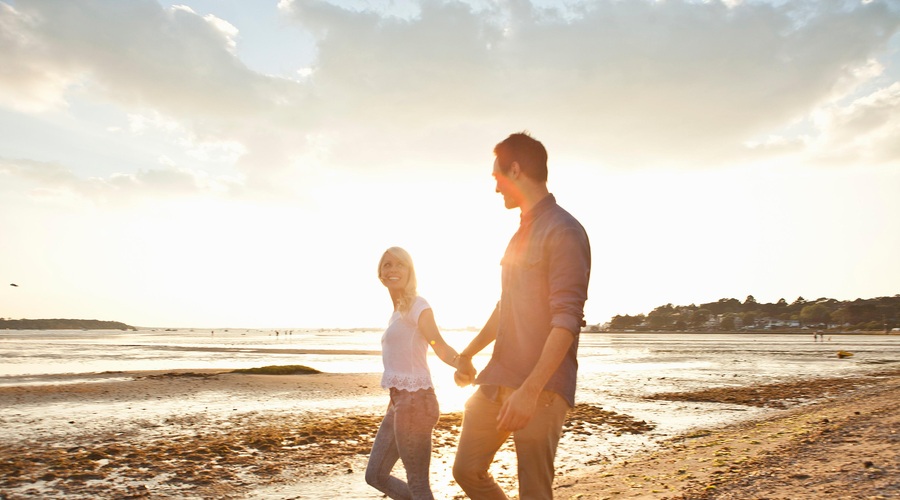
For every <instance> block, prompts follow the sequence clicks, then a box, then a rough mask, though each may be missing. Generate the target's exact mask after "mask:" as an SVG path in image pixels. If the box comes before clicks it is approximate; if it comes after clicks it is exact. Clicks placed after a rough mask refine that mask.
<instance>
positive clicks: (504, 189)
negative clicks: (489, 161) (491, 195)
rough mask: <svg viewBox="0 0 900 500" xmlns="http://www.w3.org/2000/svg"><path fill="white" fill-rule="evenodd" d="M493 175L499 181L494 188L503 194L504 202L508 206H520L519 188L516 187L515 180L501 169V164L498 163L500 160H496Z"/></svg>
mask: <svg viewBox="0 0 900 500" xmlns="http://www.w3.org/2000/svg"><path fill="white" fill-rule="evenodd" d="M493 176H494V180H495V181H497V186H496V187H495V188H494V191H496V192H498V193H500V194H502V195H503V204H504V205H505V206H506V208H516V207H518V206H519V198H518V193H519V189H518V188H517V187H516V185H515V183H514V182H513V180H512V179H510V178H509V177H507V175H506V174H504V173H503V172H502V171H501V170H500V164H499V163H498V160H494V173H493Z"/></svg>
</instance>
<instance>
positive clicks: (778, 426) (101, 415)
mask: <svg viewBox="0 0 900 500" xmlns="http://www.w3.org/2000/svg"><path fill="white" fill-rule="evenodd" d="M379 378H380V374H314V375H246V374H233V373H228V371H227V370H214V369H205V370H154V371H149V372H106V373H100V374H77V375H74V374H73V375H69V376H60V375H54V376H48V377H46V378H45V379H44V380H43V381H42V383H40V384H38V385H34V384H31V385H19V386H3V387H0V409H2V410H0V424H2V425H3V428H4V432H3V434H2V437H0V456H2V457H9V458H4V459H3V460H2V461H0V498H3V499H4V500H7V499H10V500H11V499H20V498H22V499H25V498H96V497H98V496H99V497H106V498H109V497H116V498H151V497H152V498H210V497H215V498H235V499H237V498H284V499H287V498H315V496H313V495H307V496H304V495H305V494H307V493H312V492H310V491H308V486H307V490H304V489H303V487H302V483H304V481H306V480H305V479H304V478H307V479H308V480H309V481H313V480H317V481H318V480H325V481H326V482H327V480H333V482H337V483H341V484H344V483H347V484H349V486H347V487H348V488H351V489H350V491H351V493H350V494H340V495H337V496H335V497H334V498H338V497H341V498H348V497H350V498H379V497H380V495H377V494H376V493H377V492H376V491H375V490H373V489H371V488H367V487H366V486H365V484H364V480H363V479H362V477H361V468H364V466H365V458H366V456H367V454H368V451H369V449H370V447H371V441H372V439H374V434H375V430H377V426H378V424H379V422H380V419H381V416H382V415H381V414H380V413H379V414H373V413H372V412H371V411H368V410H353V409H352V408H350V409H347V408H346V407H344V406H341V407H340V408H341V409H340V410H334V409H331V410H329V408H330V407H329V405H330V404H332V403H331V401H340V402H341V404H342V405H343V404H345V403H346V401H356V402H361V403H360V407H365V408H371V407H372V404H373V403H372V402H375V403H374V404H376V405H380V404H383V402H384V401H386V400H385V391H383V390H382V389H381V387H380V385H379V383H378V381H379ZM85 379H89V380H90V381H89V382H85ZM653 398H654V399H657V400H660V401H682V402H703V404H709V403H722V404H727V405H731V406H736V405H739V406H742V407H756V408H766V409H767V410H766V412H765V413H763V417H762V418H751V419H747V420H744V421H743V422H742V423H738V424H733V425H725V426H716V427H713V428H711V429H697V430H694V431H692V432H690V433H687V434H683V435H681V436H675V437H671V438H669V439H666V440H664V441H662V442H660V443H658V444H655V445H653V446H651V447H649V451H645V452H643V453H639V454H630V455H627V456H620V457H614V458H610V457H603V459H602V460H596V459H595V460H588V459H589V458H590V457H588V456H587V455H588V454H584V456H579V455H578V454H577V453H576V454H575V455H574V456H576V457H579V458H581V459H582V463H581V464H580V465H578V466H577V467H568V468H565V469H563V468H561V467H557V470H558V477H557V481H556V494H557V498H571V499H576V498H580V499H601V498H658V499H693V498H697V499H700V498H735V499H737V498H762V497H763V496H765V497H767V498H801V497H804V496H806V494H807V493H808V492H810V491H814V490H811V489H810V488H816V487H820V488H821V491H822V492H823V493H822V495H824V496H825V497H829V498H830V497H840V498H848V497H849V498H879V497H878V496H877V495H883V498H890V497H891V495H898V494H900V484H898V483H900V479H897V478H900V470H898V469H897V465H896V464H897V463H898V457H897V454H896V452H894V451H893V449H896V448H900V447H898V446H896V445H897V444H900V427H898V426H900V418H898V416H897V415H896V413H897V412H896V411H893V409H894V407H893V405H895V404H896V401H900V370H897V369H896V368H893V369H888V368H886V369H885V370H883V371H880V372H873V373H871V374H867V375H862V376H855V377H853V378H827V379H825V378H819V379H807V380H801V381H793V382H785V383H776V384H767V385H763V386H755V387H741V388H729V389H706V390H701V391H694V392H690V393H674V394H657V395H655V396H654V397H653ZM323 408H324V409H323ZM460 418H461V417H460V414H459V413H458V412H456V413H444V414H442V415H441V422H440V423H439V427H438V429H437V431H436V433H435V449H436V450H435V460H433V466H434V467H433V468H435V469H440V468H441V467H444V469H443V470H439V471H438V472H436V473H437V474H438V475H441V474H446V463H447V461H448V460H450V461H452V453H453V451H454V449H455V443H456V436H457V433H458V426H459V422H460ZM652 425H653V424H652V422H650V423H648V422H644V421H641V420H637V419H635V418H632V417H630V416H628V415H624V414H620V413H616V412H613V411H608V410H604V409H602V408H600V407H598V406H591V405H579V406H578V407H576V410H575V411H573V413H572V414H570V417H569V419H568V421H567V424H566V428H565V430H564V432H565V433H566V434H569V435H570V436H572V435H574V436H576V437H575V440H576V441H578V440H580V439H581V438H582V437H585V438H590V437H591V436H593V437H601V438H602V437H603V436H604V435H612V434H627V435H631V436H633V439H645V440H647V441H648V442H650V441H652V440H651V438H650V436H649V433H648V431H649V430H650V429H652ZM851 436H852V437H851ZM890 443H893V445H894V446H893V449H891V448H890V447H889V446H888V444H890ZM570 447H571V446H570ZM836 451H839V453H835V452H836ZM568 452H569V453H570V454H571V452H572V450H568ZM836 454H837V455H838V456H833V455H836ZM823 457H826V458H828V461H827V462H826V461H820V459H821V458H823ZM835 460H840V461H842V462H841V463H840V464H838V463H837V462H836V461H835ZM867 463H868V464H870V465H868V466H867V465H865V464H867ZM787 464H790V466H789V467H787ZM860 464H862V465H860ZM891 464H893V465H891ZM513 470H514V468H513ZM835 470H836V471H837V472H834V471H835ZM434 474H435V472H433V477H434ZM496 475H498V476H500V475H503V476H505V477H506V478H505V481H506V482H505V483H504V487H505V488H507V489H508V490H509V491H511V492H513V493H514V492H515V485H514V481H513V480H511V479H509V477H508V476H514V473H512V472H510V471H509V470H502V471H501V472H499V473H497V474H496ZM848 475H852V476H853V477H854V480H853V482H852V486H851V484H850V483H849V482H848V481H847V477H848ZM857 476H858V477H857ZM442 479H443V480H446V478H443V477H442ZM498 479H499V478H498ZM817 485H818V486H817ZM451 486H455V485H451ZM784 488H795V489H793V490H784ZM796 488H801V489H796ZM829 488H830V490H829V492H827V493H826V492H825V490H826V489H829ZM849 488H853V489H852V490H850V489H849ZM815 491H819V490H815ZM867 491H868V492H870V493H871V492H874V493H871V494H868V495H867V496H864V495H863V493H864V492H867ZM261 492H266V494H265V495H263V494H262V493H261ZM792 492H793V493H792ZM797 492H800V493H801V494H800V495H799V496H798V494H797ZM436 493H438V491H437V490H436ZM357 494H358V495H359V496H355V495H357ZM441 494H442V496H443V495H446V496H447V497H451V498H464V497H463V496H462V493H461V491H460V490H459V489H458V487H457V488H455V490H454V489H453V488H448V489H446V490H444V491H443V492H441Z"/></svg>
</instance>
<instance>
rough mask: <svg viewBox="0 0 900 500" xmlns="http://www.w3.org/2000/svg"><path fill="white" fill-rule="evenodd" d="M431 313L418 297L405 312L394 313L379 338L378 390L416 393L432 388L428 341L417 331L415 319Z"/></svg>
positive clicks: (426, 303)
mask: <svg viewBox="0 0 900 500" xmlns="http://www.w3.org/2000/svg"><path fill="white" fill-rule="evenodd" d="M425 309H431V306H430V305H428V302H427V301H426V300H425V299H423V298H422V297H416V300H415V301H414V302H413V304H412V307H410V309H409V312H407V313H405V314H404V313H401V312H400V311H394V314H393V315H392V316H391V320H390V322H389V324H388V327H387V330H385V331H384V335H382V336H381V360H382V362H383V363H384V375H382V377H381V387H384V388H385V389H390V388H391V387H393V388H395V389H401V390H404V391H418V390H419V389H428V388H430V387H432V384H431V371H429V370H428V361H427V360H426V358H425V356H426V354H428V341H427V340H425V337H424V336H423V335H422V333H421V332H420V331H419V326H418V325H419V315H420V314H422V311H424V310H425Z"/></svg>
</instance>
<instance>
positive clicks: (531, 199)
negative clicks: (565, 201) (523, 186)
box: [519, 186, 550, 215]
mask: <svg viewBox="0 0 900 500" xmlns="http://www.w3.org/2000/svg"><path fill="white" fill-rule="evenodd" d="M549 195H550V191H548V190H547V187H546V186H541V188H539V189H534V190H533V191H531V192H527V193H525V201H523V202H522V204H521V205H519V209H520V210H521V211H522V215H525V214H527V213H528V212H530V211H531V209H532V208H534V207H535V205H537V204H538V203H540V202H541V200H543V199H544V198H546V197H547V196H549Z"/></svg>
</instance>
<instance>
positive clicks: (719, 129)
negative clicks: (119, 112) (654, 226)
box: [285, 0, 900, 165]
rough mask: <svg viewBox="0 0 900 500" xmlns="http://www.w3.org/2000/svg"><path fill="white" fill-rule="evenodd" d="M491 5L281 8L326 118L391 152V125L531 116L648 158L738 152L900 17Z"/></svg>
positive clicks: (851, 79)
mask: <svg viewBox="0 0 900 500" xmlns="http://www.w3.org/2000/svg"><path fill="white" fill-rule="evenodd" d="M495 5H502V6H505V7H496V8H495V9H494V10H491V11H488V12H476V11H475V10H473V9H472V8H470V7H469V6H468V5H467V4H464V3H460V2H436V1H425V2H422V3H421V13H420V14H419V16H418V17H415V18H412V19H403V18H394V17H383V16H380V15H378V14H377V13H375V12H372V11H355V10H349V9H342V8H340V7H338V6H335V5H332V4H330V3H328V2H325V1H322V0H295V1H294V2H292V3H290V5H289V7H287V6H286V7H285V9H286V10H287V11H289V12H290V13H291V15H292V16H294V17H295V18H296V19H297V21H298V22H299V23H301V24H302V25H303V26H304V27H305V28H307V29H309V30H310V31H311V32H312V33H314V34H315V35H316V37H317V39H318V49H319V55H318V61H317V65H316V71H315V73H314V74H313V75H312V77H311V79H310V81H311V82H312V84H313V85H315V89H316V94H317V96H319V98H320V100H321V102H323V103H327V105H326V107H325V108H323V110H324V109H327V110H328V111H329V112H330V113H329V118H330V119H329V124H331V123H334V124H335V125H334V128H335V129H340V130H346V131H349V132H347V135H348V137H354V132H353V131H355V130H358V129H364V130H366V132H367V133H370V134H377V137H378V138H379V139H381V140H382V143H383V144H386V145H387V147H386V148H385V149H386V150H387V151H385V153H384V154H385V155H386V156H387V155H389V154H390V153H389V152H388V151H390V150H393V148H394V147H395V146H397V144H396V142H395V141H393V140H392V137H394V136H395V135H396V134H400V133H405V134H406V135H407V138H409V136H410V135H412V136H413V139H418V138H419V137H418V136H417V135H416V133H415V132H410V130H423V129H424V130H443V131H448V130H453V129H454V128H458V127H472V128H479V127H484V128H485V129H494V130H502V131H504V132H505V131H511V130H512V129H516V128H530V129H537V130H541V129H547V130H554V131H556V132H555V133H556V134H557V136H556V137H554V142H553V143H554V144H556V145H557V147H564V148H569V149H575V150H579V151H581V152H582V153H583V156H587V155H590V156H592V157H594V158H596V159H598V161H599V162H603V163H613V164H638V165H640V164H643V163H646V162H650V163H653V162H661V161H662V162H672V163H687V164H690V163H694V162H697V161H704V162H709V161H714V160H721V161H725V160H729V159H731V160H733V159H734V158H735V157H737V156H739V155H742V154H743V153H744V150H743V146H742V145H743V144H744V143H745V142H746V141H747V140H748V139H750V138H752V137H756V136H759V135H764V134H766V133H768V132H770V131H771V130H773V129H776V128H779V127H782V126H784V125H785V124H786V123H790V122H793V121H796V120H798V119H801V118H802V117H804V116H806V115H807V114H808V113H809V112H810V111H811V110H812V109H814V108H815V107H816V106H819V105H821V104H823V103H826V102H829V101H833V100H834V99H835V98H836V97H839V96H843V95H846V94H847V93H849V92H852V91H854V90H855V89H856V88H857V87H858V85H859V84H860V83H861V82H864V81H867V80H868V79H871V78H872V76H873V74H875V73H877V71H876V70H877V63H876V62H874V57H875V54H879V53H880V51H881V50H882V49H884V47H885V46H886V44H887V41H888V40H889V39H890V37H891V36H892V35H893V34H894V33H896V32H897V28H898V23H900V13H898V12H897V11H896V10H891V9H890V8H889V7H888V6H887V5H886V4H885V3H884V2H877V3H872V4H869V5H865V6H856V7H855V8H852V9H847V8H845V5H844V4H837V3H835V2H799V1H798V2H787V3H783V4H781V5H778V6H775V5H771V4H767V3H759V2H755V3H741V4H734V5H733V7H729V6H726V5H724V4H720V3H716V2H709V3H691V2H612V1H605V2H593V3H590V4H579V5H578V6H575V7H569V8H568V9H567V10H566V11H565V12H563V11H561V10H556V9H552V8H543V9H538V8H535V7H533V6H531V5H530V4H529V3H528V2H510V3H503V4H495ZM573 13H574V14H577V15H574V16H573ZM360 133H361V132H360ZM494 135H498V132H494ZM539 135H540V134H539ZM442 139H443V140H451V141H452V140H454V139H455V138H454V137H453V136H452V135H451V136H449V137H442ZM427 145H429V146H430V145H431V144H427ZM485 149H486V148H485ZM341 150H342V151H350V152H352V151H353V149H352V148H346V147H345V148H341ZM374 153H375V154H377V153H378V152H377V151H376V152H374ZM366 154H367V155H372V154H373V151H366ZM346 161H348V162H349V161H352V160H351V159H347V160H346Z"/></svg>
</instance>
